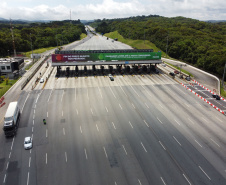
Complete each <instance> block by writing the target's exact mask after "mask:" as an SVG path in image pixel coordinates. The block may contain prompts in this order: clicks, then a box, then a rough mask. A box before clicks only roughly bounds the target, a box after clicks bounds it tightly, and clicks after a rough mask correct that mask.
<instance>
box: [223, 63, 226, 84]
mask: <svg viewBox="0 0 226 185" xmlns="http://www.w3.org/2000/svg"><path fill="white" fill-rule="evenodd" d="M225 70H226V62H225V65H224V74H225ZM224 74H223V78H222V87H223V88H224Z"/></svg>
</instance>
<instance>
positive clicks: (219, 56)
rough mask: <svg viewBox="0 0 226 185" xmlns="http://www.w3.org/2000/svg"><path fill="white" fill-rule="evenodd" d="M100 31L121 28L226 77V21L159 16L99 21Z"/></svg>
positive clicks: (119, 30)
mask: <svg viewBox="0 0 226 185" xmlns="http://www.w3.org/2000/svg"><path fill="white" fill-rule="evenodd" d="M91 25H92V26H94V27H95V28H96V31H97V32H100V33H108V32H112V31H116V30H117V31H118V32H119V33H120V34H121V35H122V36H123V37H124V38H129V39H134V40H136V39H141V40H143V39H144V37H145V40H149V41H150V42H152V43H154V44H155V45H156V46H157V47H158V48H160V49H161V50H162V51H166V49H167V54H168V55H169V56H170V57H172V58H175V59H178V60H182V61H184V62H187V63H189V64H192V65H194V66H197V67H199V68H202V69H204V70H206V71H209V72H211V73H213V74H216V75H218V76H219V77H222V75H223V70H224V65H225V62H226V22H218V23H210V22H204V21H198V20H194V19H190V18H184V17H174V18H167V17H161V16H158V15H150V16H137V17H130V18H123V19H110V20H109V19H103V20H100V19H98V20H95V22H94V23H92V24H91Z"/></svg>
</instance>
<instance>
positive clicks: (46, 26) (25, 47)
mask: <svg viewBox="0 0 226 185" xmlns="http://www.w3.org/2000/svg"><path fill="white" fill-rule="evenodd" d="M13 27H14V29H13V32H14V38H15V39H14V40H15V47H16V52H17V53H21V52H26V51H30V50H31V42H32V49H33V50H36V49H39V48H47V49H49V48H54V47H57V46H60V45H64V44H68V43H70V42H73V41H76V40H80V36H81V35H82V33H83V34H85V33H86V32H85V27H84V25H83V24H81V23H80V20H78V21H72V23H70V21H53V22H50V23H31V24H15V25H13ZM82 37H84V35H82ZM12 43H13V42H12V34H11V32H10V24H0V46H1V47H0V56H2V57H5V56H7V55H9V54H12V53H13V44H12ZM42 51H45V49H44V50H41V51H40V52H42ZM34 53H35V51H34Z"/></svg>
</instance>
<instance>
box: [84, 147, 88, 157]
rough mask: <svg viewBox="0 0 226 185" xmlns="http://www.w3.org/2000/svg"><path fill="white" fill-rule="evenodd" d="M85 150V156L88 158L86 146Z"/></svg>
mask: <svg viewBox="0 0 226 185" xmlns="http://www.w3.org/2000/svg"><path fill="white" fill-rule="evenodd" d="M84 151H85V156H86V159H88V156H87V153H86V149H85V148H84Z"/></svg>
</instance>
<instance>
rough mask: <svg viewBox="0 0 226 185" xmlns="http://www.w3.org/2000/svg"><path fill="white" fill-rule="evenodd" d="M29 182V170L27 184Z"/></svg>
mask: <svg viewBox="0 0 226 185" xmlns="http://www.w3.org/2000/svg"><path fill="white" fill-rule="evenodd" d="M28 184H29V172H28V174H27V185H28Z"/></svg>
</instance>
